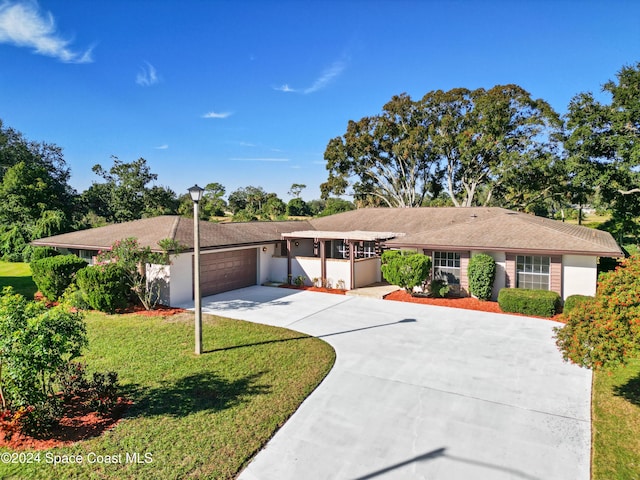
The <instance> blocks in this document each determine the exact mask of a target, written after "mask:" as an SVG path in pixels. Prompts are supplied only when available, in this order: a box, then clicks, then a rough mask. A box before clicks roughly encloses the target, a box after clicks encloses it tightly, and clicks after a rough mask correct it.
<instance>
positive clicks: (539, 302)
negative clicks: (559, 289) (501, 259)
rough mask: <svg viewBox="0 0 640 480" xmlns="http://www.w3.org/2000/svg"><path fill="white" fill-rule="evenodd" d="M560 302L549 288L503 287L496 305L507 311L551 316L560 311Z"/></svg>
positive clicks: (558, 297) (557, 296) (558, 296)
mask: <svg viewBox="0 0 640 480" xmlns="http://www.w3.org/2000/svg"><path fill="white" fill-rule="evenodd" d="M561 304H562V300H561V299H560V295H558V294H557V293H556V292H551V291H549V290H529V289H526V288H503V289H501V290H500V293H498V305H500V309H502V311H503V312H508V313H522V314H524V315H535V316H537V317H552V316H553V315H555V314H556V313H558V312H559V311H560V306H561Z"/></svg>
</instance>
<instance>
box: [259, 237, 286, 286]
mask: <svg viewBox="0 0 640 480" xmlns="http://www.w3.org/2000/svg"><path fill="white" fill-rule="evenodd" d="M265 248H266V251H263V250H264V249H265ZM275 253H276V246H275V244H271V245H264V246H262V247H259V248H258V285H262V284H263V283H265V282H270V281H275V279H274V278H271V276H270V272H271V263H272V260H273V258H274V255H275ZM285 268H286V267H285ZM285 276H286V273H285Z"/></svg>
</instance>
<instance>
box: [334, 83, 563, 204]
mask: <svg viewBox="0 0 640 480" xmlns="http://www.w3.org/2000/svg"><path fill="white" fill-rule="evenodd" d="M560 127H561V122H560V119H559V117H558V115H557V114H556V113H555V112H554V111H553V109H552V108H551V107H550V106H549V104H548V103H546V102H544V101H543V100H536V99H533V98H532V97H531V95H530V94H529V93H528V92H526V91H525V90H523V89H522V88H520V87H518V86H517V85H498V86H495V87H493V88H491V89H490V90H485V89H476V90H468V89H464V88H456V89H453V90H450V91H447V92H445V91H442V90H437V91H432V92H429V93H427V94H426V95H425V96H424V97H423V98H422V99H421V100H419V101H413V100H412V99H411V98H410V97H409V96H408V95H406V94H402V95H399V96H394V97H393V98H392V99H391V101H390V102H389V103H387V104H386V105H385V106H384V107H383V112H382V114H380V115H376V116H373V117H364V118H362V119H361V120H359V121H357V122H355V121H350V122H349V124H348V126H347V132H346V133H345V134H344V135H343V136H342V137H336V138H334V139H332V140H331V141H330V142H329V144H328V146H327V149H326V151H325V160H326V161H327V170H329V177H328V180H327V181H326V182H325V183H323V184H322V186H321V190H322V194H323V197H324V198H326V197H328V196H329V195H330V194H338V195H341V194H344V193H347V190H348V188H351V189H352V192H350V193H353V194H354V197H355V198H356V199H357V200H362V199H366V198H367V197H373V198H378V199H380V200H382V202H384V204H386V205H388V206H391V207H417V206H420V205H423V204H424V203H425V200H427V199H428V198H429V197H437V196H438V194H439V193H440V192H441V191H443V190H444V191H445V192H446V193H447V195H448V196H449V198H450V200H451V202H452V203H453V204H454V205H456V206H472V205H477V204H483V205H487V204H489V203H490V202H491V201H492V200H493V199H494V198H495V197H496V195H499V196H500V201H510V202H512V203H513V204H515V205H522V204H526V203H527V202H531V201H535V197H532V196H531V193H532V192H533V191H534V189H535V190H537V191H540V190H541V189H542V191H544V190H545V189H546V188H548V187H549V185H546V184H545V185H539V182H538V183H536V184H535V185H533V184H531V182H529V181H527V180H526V178H525V179H524V180H523V178H521V177H519V176H517V174H518V172H521V173H522V174H523V175H525V176H530V177H536V178H538V176H537V173H539V172H540V171H541V170H545V169H546V168H547V167H550V166H551V165H553V164H554V162H555V161H556V159H557V156H556V154H555V150H554V147H555V145H556V143H557V141H558V140H559V138H558V132H559V130H560ZM543 178H545V177H543ZM556 183H557V182H556ZM525 190H526V191H525Z"/></svg>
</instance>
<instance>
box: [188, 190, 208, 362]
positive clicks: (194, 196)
mask: <svg viewBox="0 0 640 480" xmlns="http://www.w3.org/2000/svg"><path fill="white" fill-rule="evenodd" d="M203 191H204V188H201V187H199V186H198V185H197V184H196V185H194V186H193V187H191V188H189V195H191V200H193V252H194V261H193V301H194V309H195V314H196V318H195V320H196V322H195V323H196V355H200V354H201V353H202V296H201V294H200V219H199V218H198V217H199V216H200V212H199V209H198V207H199V203H200V199H201V198H202V192H203Z"/></svg>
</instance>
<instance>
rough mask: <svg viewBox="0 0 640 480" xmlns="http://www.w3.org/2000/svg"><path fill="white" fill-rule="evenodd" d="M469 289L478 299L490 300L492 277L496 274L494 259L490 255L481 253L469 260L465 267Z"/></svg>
mask: <svg viewBox="0 0 640 480" xmlns="http://www.w3.org/2000/svg"><path fill="white" fill-rule="evenodd" d="M467 275H468V276H469V290H470V291H471V294H472V295H474V296H476V297H477V298H479V299H480V300H490V299H491V293H492V292H493V279H494V278H495V276H496V261H495V260H494V259H493V257H491V256H490V255H487V254H486V253H481V254H478V255H474V256H473V257H471V260H469V267H468V268H467Z"/></svg>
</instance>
